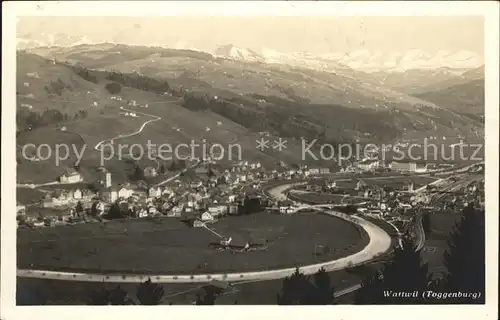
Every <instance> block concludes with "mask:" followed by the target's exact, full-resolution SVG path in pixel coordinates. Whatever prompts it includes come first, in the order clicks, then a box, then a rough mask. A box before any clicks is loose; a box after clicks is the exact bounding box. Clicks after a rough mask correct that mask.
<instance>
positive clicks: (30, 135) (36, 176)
mask: <svg viewBox="0 0 500 320" xmlns="http://www.w3.org/2000/svg"><path fill="white" fill-rule="evenodd" d="M16 143H17V154H16V158H17V162H18V163H17V181H18V182H20V183H46V182H51V181H55V180H56V179H57V178H58V177H59V176H60V175H61V174H63V173H64V171H65V169H66V168H67V167H68V166H69V167H72V166H73V165H74V163H75V161H76V159H77V157H76V154H75V152H73V151H72V150H78V152H79V151H80V150H82V147H83V145H84V144H85V141H84V140H83V139H82V138H81V137H80V136H79V135H78V134H76V133H73V132H63V131H61V130H59V129H57V128H56V127H46V128H40V129H35V130H32V131H24V132H21V133H20V135H19V136H18V138H17V141H16ZM30 144H33V146H31V145H30ZM41 145H47V146H48V147H45V146H44V147H40V146H41ZM57 145H65V146H68V147H69V150H70V152H69V154H68V158H67V159H66V160H61V161H59V163H58V164H57V163H56V158H58V157H57V154H56V149H57ZM24 147H25V149H24V154H23V148H24ZM37 148H38V150H39V152H38V155H37ZM49 149H50V150H49ZM59 150H61V151H60V153H59V154H60V157H59V159H62V158H64V157H65V155H66V151H65V149H64V148H63V147H61V148H59ZM35 157H39V159H40V160H39V161H31V160H29V159H34V158H35ZM43 159H45V160H43Z"/></svg>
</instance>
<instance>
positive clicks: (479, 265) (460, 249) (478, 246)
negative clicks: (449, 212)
mask: <svg viewBox="0 0 500 320" xmlns="http://www.w3.org/2000/svg"><path fill="white" fill-rule="evenodd" d="M448 246H449V249H448V251H447V252H446V253H445V266H446V268H447V269H448V272H447V274H446V276H445V278H444V284H443V286H444V288H445V289H446V291H447V292H458V291H460V292H467V293H472V292H476V293H480V294H481V297H480V298H479V299H477V300H472V299H470V298H456V299H455V298H454V299H453V300H452V301H450V300H447V303H450V302H453V303H484V301H485V300H484V293H485V215H484V210H477V209H475V208H474V207H473V205H469V206H468V207H466V208H465V209H464V210H463V216H462V219H461V220H460V222H459V223H458V224H457V226H456V227H455V230H454V231H453V233H452V235H451V238H450V240H449V241H448Z"/></svg>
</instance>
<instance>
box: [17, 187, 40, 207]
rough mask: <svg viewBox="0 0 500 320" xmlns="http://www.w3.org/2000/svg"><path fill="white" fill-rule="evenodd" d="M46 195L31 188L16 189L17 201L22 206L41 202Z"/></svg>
mask: <svg viewBox="0 0 500 320" xmlns="http://www.w3.org/2000/svg"><path fill="white" fill-rule="evenodd" d="M43 196H44V193H43V192H41V191H38V190H36V189H31V188H16V200H17V202H18V203H20V204H24V205H30V204H33V203H36V202H37V201H38V200H41V199H42V198H43Z"/></svg>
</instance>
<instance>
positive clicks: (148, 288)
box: [136, 279, 165, 305]
mask: <svg viewBox="0 0 500 320" xmlns="http://www.w3.org/2000/svg"><path fill="white" fill-rule="evenodd" d="M164 294H165V291H164V290H163V287H162V286H161V285H159V284H155V283H152V282H151V279H148V280H147V281H146V282H144V283H141V284H140V285H139V287H137V294H136V296H137V299H138V300H139V302H140V303H141V305H158V304H160V302H161V300H162V299H163V295H164Z"/></svg>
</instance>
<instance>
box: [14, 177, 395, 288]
mask: <svg viewBox="0 0 500 320" xmlns="http://www.w3.org/2000/svg"><path fill="white" fill-rule="evenodd" d="M290 187H292V185H284V186H283V185H282V186H278V187H276V188H274V189H273V190H271V191H270V193H271V194H276V195H278V194H281V195H283V194H282V192H283V191H284V190H287V189H289V188H290ZM309 207H310V208H312V209H314V210H316V211H320V212H322V213H324V214H327V215H330V216H332V217H337V218H340V219H344V220H347V221H349V222H351V223H354V224H357V225H359V226H360V227H362V228H363V229H364V230H365V231H366V233H367V234H368V236H369V239H370V241H369V243H368V245H367V246H366V247H365V248H364V249H363V250H361V251H359V252H357V253H354V254H352V255H349V256H347V257H344V258H340V259H336V260H333V261H328V262H323V263H315V264H312V265H307V266H302V267H300V270H301V272H303V273H304V274H314V273H316V272H317V271H318V270H319V269H320V268H324V269H325V270H326V271H329V272H331V271H338V270H342V269H345V268H348V267H353V266H356V265H361V264H364V263H366V262H367V261H371V260H373V259H374V258H376V257H378V256H380V255H382V254H384V253H385V252H387V251H388V250H389V249H390V246H391V238H390V236H389V235H388V234H387V233H386V232H385V231H384V230H382V229H381V228H380V227H378V226H376V225H375V224H373V223H371V222H368V221H366V220H364V219H361V218H359V217H353V216H348V215H346V214H344V213H341V212H336V211H333V210H329V209H324V208H320V206H309ZM294 271H295V267H293V268H285V269H277V270H266V271H256V272H241V273H226V274H225V273H218V274H197V275H189V274H188V275H186V274H183V275H158V274H150V275H137V274H97V273H80V272H58V271H48V270H31V269H30V270H17V276H19V277H26V278H39V279H53V280H67V281H84V282H113V283H134V282H135V283H140V282H144V281H145V280H146V279H148V278H151V279H152V280H153V281H155V282H158V283H207V282H210V281H212V280H214V279H216V280H222V281H230V282H235V281H263V280H275V279H281V278H285V277H287V276H289V275H291V274H293V272H294Z"/></svg>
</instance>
